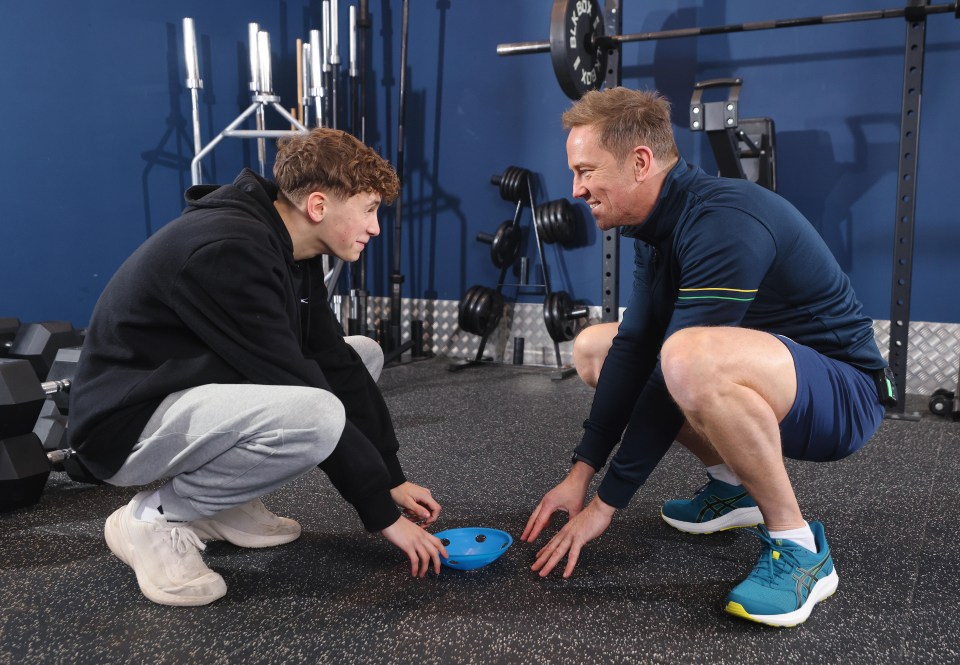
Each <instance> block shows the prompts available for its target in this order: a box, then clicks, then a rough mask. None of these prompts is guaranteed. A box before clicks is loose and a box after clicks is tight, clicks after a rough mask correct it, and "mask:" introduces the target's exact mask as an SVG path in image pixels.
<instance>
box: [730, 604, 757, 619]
mask: <svg viewBox="0 0 960 665" xmlns="http://www.w3.org/2000/svg"><path fill="white" fill-rule="evenodd" d="M723 611H724V612H726V613H727V614H732V615H733V616H735V617H740V618H741V619H749V620H750V621H756V619H754V618H753V617H752V616H750V615H749V614H747V611H746V610H745V609H743V605H741V604H740V603H735V602H733V601H730V602H729V603H727V606H726V607H725V608H723Z"/></svg>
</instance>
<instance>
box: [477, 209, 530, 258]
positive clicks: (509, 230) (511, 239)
mask: <svg viewBox="0 0 960 665" xmlns="http://www.w3.org/2000/svg"><path fill="white" fill-rule="evenodd" d="M477 240H479V241H480V242H482V243H486V244H488V245H490V260H491V261H493V265H495V266H496V267H498V268H506V267H507V266H509V265H511V264H512V263H513V262H514V261H516V260H517V254H519V253H520V229H519V228H518V227H517V226H516V225H514V223H513V220H510V219H508V220H507V221H505V222H504V223H503V224H501V225H500V226H498V227H497V230H496V232H495V233H494V234H493V235H490V234H489V233H478V234H477Z"/></svg>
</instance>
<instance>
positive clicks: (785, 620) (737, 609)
mask: <svg viewBox="0 0 960 665" xmlns="http://www.w3.org/2000/svg"><path fill="white" fill-rule="evenodd" d="M839 582H840V578H839V577H838V576H837V570H836V568H834V569H833V570H832V571H830V574H829V575H827V576H826V577H824V578H822V579H821V580H820V581H819V582H817V583H816V584H815V585H814V586H813V589H812V590H811V591H810V595H809V596H807V602H805V603H804V604H803V605H801V606H800V608H799V609H796V610H794V611H793V612H787V613H786V614H750V613H749V612H747V610H746V609H744V607H743V605H741V604H740V603H734V602H728V603H727V606H726V607H725V608H723V611H724V612H726V613H727V614H732V615H733V616H735V617H739V618H741V619H746V620H747V621H754V622H756V623H762V624H764V625H767V626H773V627H774V628H793V627H794V626H799V625H800V624H802V623H803V622H804V621H806V620H807V619H808V618H809V617H810V613H811V612H813V607H814V606H815V605H816V604H817V603H819V602H821V601H823V600H826V599H827V598H829V597H830V596H832V595H833V594H834V593H836V591H837V585H838V584H839Z"/></svg>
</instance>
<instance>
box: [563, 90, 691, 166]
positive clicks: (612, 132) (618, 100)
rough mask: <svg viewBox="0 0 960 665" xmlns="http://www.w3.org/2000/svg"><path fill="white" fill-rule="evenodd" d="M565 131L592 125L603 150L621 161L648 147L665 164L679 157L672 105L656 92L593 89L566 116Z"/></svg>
mask: <svg viewBox="0 0 960 665" xmlns="http://www.w3.org/2000/svg"><path fill="white" fill-rule="evenodd" d="M561 120H562V121H563V128H564V129H572V128H574V127H582V126H592V127H595V128H596V129H597V134H598V141H599V145H600V147H601V148H603V149H604V150H606V151H608V152H610V153H612V154H613V156H614V157H616V158H617V159H618V160H619V161H621V162H622V161H623V160H624V159H626V157H627V155H629V154H630V152H631V151H632V150H633V149H634V148H635V147H637V146H638V145H645V146H647V147H648V148H650V150H652V151H653V156H654V157H655V158H656V159H658V160H660V161H661V162H665V161H670V160H672V159H675V158H676V157H678V156H679V153H678V152H677V144H676V141H675V140H674V138H673V126H672V124H671V122H670V102H669V101H667V99H666V98H665V97H664V96H663V95H661V94H660V93H658V92H656V91H654V90H630V89H628V88H610V89H608V90H591V91H590V92H588V93H587V94H585V95H584V96H583V97H582V98H581V99H580V100H578V101H576V102H574V104H573V106H571V107H570V108H569V109H568V110H567V111H566V112H565V113H564V114H563V116H562V118H561Z"/></svg>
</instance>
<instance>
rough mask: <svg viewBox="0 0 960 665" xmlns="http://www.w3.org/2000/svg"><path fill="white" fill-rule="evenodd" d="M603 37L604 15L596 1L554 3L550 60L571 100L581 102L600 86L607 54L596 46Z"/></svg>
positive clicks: (559, 0)
mask: <svg viewBox="0 0 960 665" xmlns="http://www.w3.org/2000/svg"><path fill="white" fill-rule="evenodd" d="M602 36H603V12H602V11H601V10H600V5H599V3H598V2H597V0H554V3H553V10H552V11H551V12H550V58H551V59H552V61H553V71H554V73H555V74H556V76H557V82H558V83H560V88H561V89H562V90H563V92H564V93H565V94H566V95H567V97H569V98H570V99H580V98H581V97H583V95H584V93H586V92H587V91H588V90H596V89H598V88H599V87H600V86H601V85H602V84H603V80H604V78H605V76H606V68H607V52H606V50H605V49H603V48H600V47H599V46H597V44H596V39H597V38H598V37H602Z"/></svg>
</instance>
